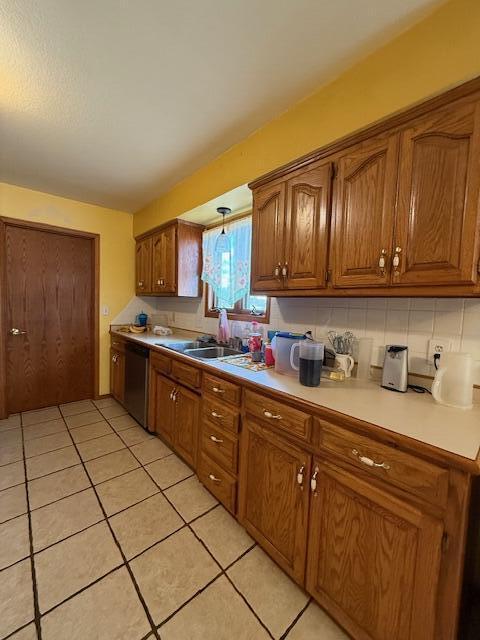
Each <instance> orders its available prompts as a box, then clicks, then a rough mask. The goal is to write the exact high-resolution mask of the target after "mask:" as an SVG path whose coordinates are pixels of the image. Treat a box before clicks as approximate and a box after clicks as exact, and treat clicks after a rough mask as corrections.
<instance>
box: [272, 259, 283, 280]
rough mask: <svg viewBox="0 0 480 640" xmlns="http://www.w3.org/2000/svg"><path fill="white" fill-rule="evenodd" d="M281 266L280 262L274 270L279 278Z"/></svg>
mask: <svg viewBox="0 0 480 640" xmlns="http://www.w3.org/2000/svg"><path fill="white" fill-rule="evenodd" d="M281 268H282V265H281V264H280V262H279V263H278V264H277V266H276V267H275V269H274V270H273V275H274V276H275V278H279V277H280V269H281Z"/></svg>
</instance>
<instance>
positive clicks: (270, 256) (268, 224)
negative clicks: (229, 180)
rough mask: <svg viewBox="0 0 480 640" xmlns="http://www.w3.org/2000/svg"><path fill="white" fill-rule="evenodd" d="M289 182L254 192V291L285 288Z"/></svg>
mask: <svg viewBox="0 0 480 640" xmlns="http://www.w3.org/2000/svg"><path fill="white" fill-rule="evenodd" d="M284 236H285V183H284V182H281V183H279V184H274V185H270V186H267V187H264V188H263V189H262V188H259V189H257V190H255V191H254V192H253V214H252V280H251V281H252V291H255V290H259V291H278V290H279V289H283V285H284V279H283V278H282V267H283V266H284V265H285V253H284Z"/></svg>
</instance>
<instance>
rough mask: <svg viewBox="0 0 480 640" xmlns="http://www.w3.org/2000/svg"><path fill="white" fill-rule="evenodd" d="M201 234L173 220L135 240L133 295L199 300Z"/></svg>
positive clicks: (194, 227) (199, 227)
mask: <svg viewBox="0 0 480 640" xmlns="http://www.w3.org/2000/svg"><path fill="white" fill-rule="evenodd" d="M202 231H203V226H202V225H197V224H192V223H190V222H184V221H182V220H175V221H174V222H171V223H168V224H166V225H163V226H161V227H158V228H157V229H154V230H153V231H151V232H149V233H148V234H146V235H142V236H139V237H138V238H136V293H137V295H154V296H185V297H192V298H195V297H198V296H201V294H202V286H201V280H200V275H201V269H202Z"/></svg>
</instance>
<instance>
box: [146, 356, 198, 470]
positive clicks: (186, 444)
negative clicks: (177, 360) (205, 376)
mask: <svg viewBox="0 0 480 640" xmlns="http://www.w3.org/2000/svg"><path fill="white" fill-rule="evenodd" d="M150 376H151V379H150V393H151V394H152V393H153V394H154V398H155V400H154V402H155V406H156V407H158V410H156V411H155V417H154V424H153V425H152V421H151V419H149V426H150V428H153V430H154V431H156V432H157V433H159V434H160V435H161V436H162V437H163V438H164V439H165V440H166V441H167V442H168V443H169V444H170V445H171V446H172V447H173V448H174V449H175V450H176V451H177V453H178V454H179V455H180V456H182V458H183V459H184V460H185V461H186V462H187V463H188V464H190V465H191V466H192V467H195V466H196V463H197V441H198V421H199V415H200V398H199V396H197V395H196V394H195V393H193V392H192V391H190V390H189V389H187V388H186V387H184V386H183V385H181V384H178V383H175V382H172V380H170V379H169V378H166V377H165V376H163V375H162V374H160V373H158V372H157V371H156V370H155V369H153V368H151V369H150Z"/></svg>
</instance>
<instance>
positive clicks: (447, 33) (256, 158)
mask: <svg viewBox="0 0 480 640" xmlns="http://www.w3.org/2000/svg"><path fill="white" fill-rule="evenodd" d="M477 75H480V0H450V2H447V3H446V4H445V5H442V6H441V7H440V8H439V9H438V10H437V11H436V12H435V13H433V14H431V15H430V16H429V17H428V18H426V19H425V20H423V21H422V22H420V23H418V24H417V25H416V26H414V27H412V28H411V29H410V30H409V31H407V32H405V33H403V34H402V35H400V36H399V37H398V38H396V39H395V40H393V41H392V42H390V43H389V44H387V45H385V46H384V47H382V48H381V49H378V50H377V51H375V52H374V53H373V54H372V55H370V56H369V57H367V58H366V59H364V60H363V61H361V62H360V63H358V64H356V65H355V66H353V67H352V68H351V69H349V70H348V71H346V72H345V73H343V74H342V75H341V76H339V77H338V78H337V79H336V80H334V81H333V82H331V83H330V84H328V85H326V86H324V87H322V88H320V89H319V90H318V91H317V92H315V93H314V94H313V95H311V96H309V97H308V98H306V99H305V100H303V101H302V102H300V103H297V104H296V105H295V106H294V107H292V108H291V109H290V110H289V111H287V112H286V113H284V114H282V115H281V116H280V117H278V118H277V119H275V120H273V121H271V122H269V123H268V124H267V125H265V126H264V127H263V128H261V129H259V130H258V131H256V132H255V133H253V134H252V135H251V136H249V137H248V138H246V139H245V140H244V141H242V142H240V143H239V144H237V145H235V146H234V147H232V148H231V149H229V150H228V151H226V152H225V153H224V154H222V155H221V156H220V157H219V158H217V159H216V160H214V161H213V162H211V163H210V164H207V165H205V166H204V167H202V168H201V169H200V170H199V171H197V172H196V173H194V174H193V175H191V176H190V177H188V178H186V179H185V180H183V181H182V182H180V183H179V184H178V185H176V186H175V187H174V188H173V189H171V190H170V191H169V192H167V193H165V194H163V195H162V196H160V197H159V198H158V199H156V200H155V201H154V202H152V203H151V204H150V205H148V206H147V207H145V208H144V209H143V210H141V211H140V212H138V213H136V214H135V217H134V232H135V234H138V233H141V232H143V231H146V230H148V229H150V228H151V227H153V226H155V225H156V224H159V223H160V222H164V221H165V220H168V219H170V218H173V217H175V216H177V215H179V214H181V213H184V212H185V211H188V210H190V209H192V208H193V207H196V206H197V205H199V204H202V203H204V202H207V201H208V200H210V199H212V198H214V197H216V196H218V195H221V194H222V193H225V192H226V191H229V190H230V189H233V188H234V187H237V186H239V185H241V184H245V183H246V182H249V181H251V180H253V179H254V178H257V177H258V176H260V175H262V174H263V173H266V172H268V171H271V170H272V169H275V168H276V167H278V166H281V165H282V164H285V163H286V162H288V161H290V160H293V159H295V158H297V157H298V156H301V155H303V154H305V153H308V152H309V151H312V150H313V149H316V148H318V147H321V146H323V145H325V144H327V143H328V142H331V141H332V140H335V139H337V138H339V137H342V136H344V135H346V134H348V133H351V132H352V131H354V130H356V129H359V128H361V127H364V126H366V125H367V124H369V123H372V122H374V121H375V120H378V119H380V118H382V117H384V116H386V115H388V114H390V113H392V112H394V111H398V110H399V109H402V108H405V107H407V106H408V105H411V104H413V103H415V102H418V101H420V100H423V99H425V98H427V97H429V96H431V95H433V94H436V93H439V92H441V91H443V90H445V89H447V88H449V87H452V86H453V85H456V84H460V83H461V82H464V81H466V80H468V79H471V78H473V77H475V76H477Z"/></svg>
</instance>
